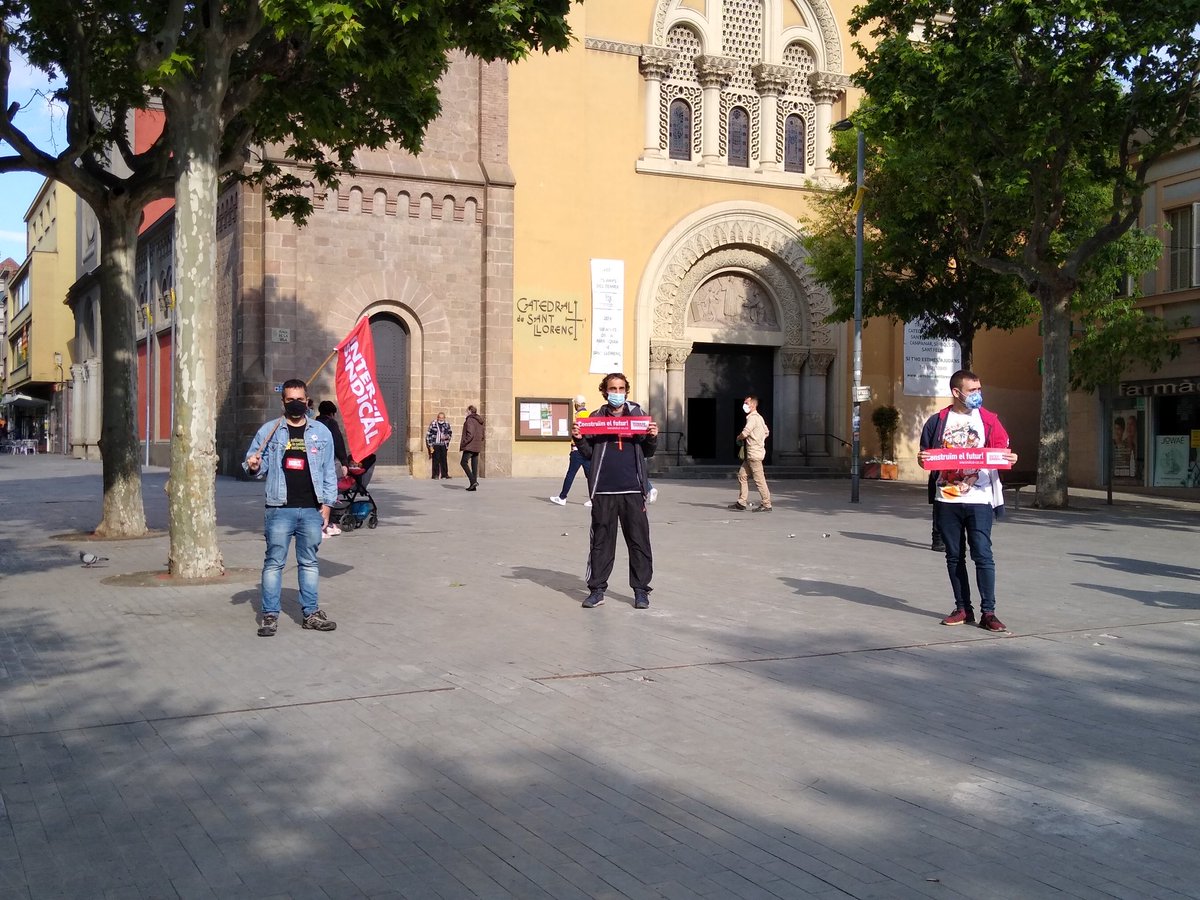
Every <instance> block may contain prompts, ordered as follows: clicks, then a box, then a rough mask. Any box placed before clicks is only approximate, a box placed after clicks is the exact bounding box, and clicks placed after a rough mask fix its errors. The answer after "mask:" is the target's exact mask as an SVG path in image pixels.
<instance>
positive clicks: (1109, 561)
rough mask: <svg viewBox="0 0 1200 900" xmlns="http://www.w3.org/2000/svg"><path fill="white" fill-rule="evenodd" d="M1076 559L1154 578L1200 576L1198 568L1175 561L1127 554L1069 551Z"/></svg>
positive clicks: (1193, 577)
mask: <svg viewBox="0 0 1200 900" xmlns="http://www.w3.org/2000/svg"><path fill="white" fill-rule="evenodd" d="M1071 556H1074V557H1076V558H1077V559H1082V560H1085V561H1090V562H1093V563H1095V564H1096V565H1098V566H1100V567H1101V568H1105V569H1111V570H1113V571H1116V572H1127V573H1129V574H1131V575H1153V576H1155V577H1156V578H1184V579H1188V580H1191V579H1196V578H1200V569H1198V568H1195V567H1193V566H1181V565H1179V564H1177V563H1168V562H1159V561H1155V560H1146V559H1132V558H1130V557H1128V556H1108V555H1104V556H1101V555H1100V554H1097V553H1076V552H1073V553H1071Z"/></svg>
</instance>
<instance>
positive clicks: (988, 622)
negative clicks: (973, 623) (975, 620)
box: [979, 613, 1008, 631]
mask: <svg viewBox="0 0 1200 900" xmlns="http://www.w3.org/2000/svg"><path fill="white" fill-rule="evenodd" d="M979 627H980V628H982V629H983V630H984V631H1008V629H1007V628H1005V627H1004V623H1003V622H1001V621H1000V620H999V619H997V618H996V614H995V613H984V614H983V615H981V616H980V617H979Z"/></svg>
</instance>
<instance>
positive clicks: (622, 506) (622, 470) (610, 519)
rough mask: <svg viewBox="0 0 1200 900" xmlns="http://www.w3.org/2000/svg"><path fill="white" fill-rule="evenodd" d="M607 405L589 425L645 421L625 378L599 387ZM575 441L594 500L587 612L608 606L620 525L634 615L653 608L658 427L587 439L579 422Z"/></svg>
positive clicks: (607, 379)
mask: <svg viewBox="0 0 1200 900" xmlns="http://www.w3.org/2000/svg"><path fill="white" fill-rule="evenodd" d="M600 393H601V394H602V395H603V396H604V399H605V404H604V406H602V407H600V409H597V410H595V411H594V412H592V413H591V415H590V416H589V417H588V418H589V419H596V418H604V417H614V416H645V415H646V411H645V410H643V409H642V408H641V407H640V406H638V405H637V404H636V403H633V402H632V401H630V400H629V399H628V394H629V379H628V378H626V377H625V376H624V375H623V374H622V373H620V372H613V373H612V374H611V375H606V376H605V377H604V380H603V381H601V382H600ZM571 437H572V438H573V439H574V441H575V446H576V447H577V448H578V449H579V452H580V453H581V454H583V457H584V458H585V459H589V460H591V463H592V471H591V477H590V479H589V483H588V487H589V489H590V492H591V500H592V534H591V547H590V552H589V553H588V567H587V586H588V596H587V599H586V600H584V601H583V607H584V609H592V608H594V607H597V606H599V605H600V604H601V603H603V602H604V592H605V590H607V589H608V576H609V575H611V574H612V568H613V561H614V559H615V558H616V553H617V525H618V524H620V526H621V533H622V534H624V535H625V546H626V548H628V550H629V586H630V587H631V588H633V607H634V609H646V608H648V607H649V606H650V590H651V588H650V579H651V577H652V576H653V574H654V561H653V558H652V556H651V553H650V519H649V518H648V517H647V515H646V497H647V495H648V494H649V493H650V480H649V477H648V476H647V473H646V460H647V459H648V458H649V457H651V456H653V455H654V451H655V450H656V449H657V447H658V423H656V422H654V421H653V420H652V421H651V422H650V425H649V427H648V428H647V430H646V433H645V434H632V435H618V434H603V433H597V434H590V433H589V434H588V435H587V436H584V435H583V433H582V432H581V431H580V428H579V420H578V419H576V421H575V422H574V424H573V425H572V426H571Z"/></svg>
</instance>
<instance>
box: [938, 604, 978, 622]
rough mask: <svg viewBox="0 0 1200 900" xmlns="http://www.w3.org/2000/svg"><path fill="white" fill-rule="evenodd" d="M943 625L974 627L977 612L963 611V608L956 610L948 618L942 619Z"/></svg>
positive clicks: (971, 610)
mask: <svg viewBox="0 0 1200 900" xmlns="http://www.w3.org/2000/svg"><path fill="white" fill-rule="evenodd" d="M942 624H943V625H974V624H975V610H973V609H962V608H961V607H960V608H958V609H956V610H954V612H952V613H950V615H948V616H946V618H944V619H942Z"/></svg>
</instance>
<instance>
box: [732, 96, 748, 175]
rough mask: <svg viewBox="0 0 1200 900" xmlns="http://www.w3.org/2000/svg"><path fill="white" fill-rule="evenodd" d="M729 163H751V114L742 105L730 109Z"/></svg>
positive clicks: (737, 164) (735, 164)
mask: <svg viewBox="0 0 1200 900" xmlns="http://www.w3.org/2000/svg"><path fill="white" fill-rule="evenodd" d="M729 164H730V165H731V166H749V165H750V115H749V113H747V112H746V110H744V109H742V108H741V107H740V106H735V107H734V108H733V109H731V110H730V111H729Z"/></svg>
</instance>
